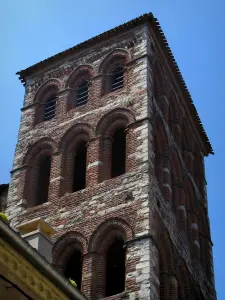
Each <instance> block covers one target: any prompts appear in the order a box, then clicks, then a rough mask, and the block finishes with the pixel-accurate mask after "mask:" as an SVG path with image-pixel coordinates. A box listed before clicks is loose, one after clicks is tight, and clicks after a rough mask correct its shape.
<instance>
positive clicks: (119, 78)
mask: <svg viewBox="0 0 225 300" xmlns="http://www.w3.org/2000/svg"><path fill="white" fill-rule="evenodd" d="M111 80H112V82H111V83H112V86H111V91H112V92H113V91H115V90H118V89H121V88H122V87H123V84H124V67H123V66H117V67H115V68H114V69H113V71H112V77H111Z"/></svg>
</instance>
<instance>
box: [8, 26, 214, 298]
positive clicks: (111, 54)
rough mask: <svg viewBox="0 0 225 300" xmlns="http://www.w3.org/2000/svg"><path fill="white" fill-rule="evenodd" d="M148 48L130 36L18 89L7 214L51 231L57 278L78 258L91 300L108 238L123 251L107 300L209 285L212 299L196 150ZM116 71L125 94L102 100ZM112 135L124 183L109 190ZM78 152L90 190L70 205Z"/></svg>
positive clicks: (99, 289) (96, 294)
mask: <svg viewBox="0 0 225 300" xmlns="http://www.w3.org/2000/svg"><path fill="white" fill-rule="evenodd" d="M131 41H132V42H133V43H131ZM153 43H154V44H156V43H157V41H155V40H154V39H153V37H151V36H149V30H148V27H147V26H146V27H143V28H136V29H135V30H132V31H130V32H129V31H128V32H127V34H125V35H123V36H118V38H117V39H114V40H109V41H108V42H106V43H105V44H104V45H100V46H101V47H100V46H99V45H97V46H96V47H94V46H93V47H92V48H90V49H87V52H86V53H85V52H84V53H77V54H76V55H74V57H71V58H70V60H68V61H66V62H62V63H61V62H59V64H58V65H57V66H51V65H50V66H49V68H48V70H43V71H42V72H41V73H39V74H34V75H33V76H31V77H30V78H29V80H28V82H27V85H26V93H25V100H24V107H23V109H22V119H21V125H20V131H19V138H18V143H17V147H16V151H15V158H14V166H13V171H12V180H11V183H10V190H9V196H8V207H7V213H8V215H9V217H10V219H11V224H12V226H14V227H16V225H17V224H18V223H20V222H22V221H26V220H30V219H33V218H36V217H42V218H43V219H45V220H46V221H47V222H48V223H49V224H50V225H51V226H53V227H54V229H55V230H56V232H57V233H56V235H55V236H54V242H55V245H54V247H53V265H54V266H55V267H56V268H58V270H59V271H60V272H63V270H64V268H65V264H66V263H67V261H68V257H69V254H70V253H71V249H79V250H80V251H81V252H82V255H83V272H82V288H81V289H82V291H83V292H84V293H85V294H86V295H87V296H88V297H89V298H91V299H100V298H103V297H104V284H105V281H104V278H105V277H104V272H105V264H104V257H105V252H106V249H107V245H108V244H109V240H112V239H114V238H115V237H116V236H120V237H122V238H123V240H124V243H125V247H126V284H125V287H126V288H125V293H122V294H121V295H116V296H113V297H110V299H123V298H126V299H140V300H142V299H143V300H144V299H152V300H153V299H155V300H156V299H159V297H161V298H160V299H165V300H167V299H168V300H169V299H171V300H172V299H173V300H174V299H177V297H180V298H179V299H194V298H193V297H194V295H195V289H197V286H199V289H200V291H201V293H203V294H204V296H205V295H207V294H206V292H205V290H204V289H205V288H204V286H206V285H207V287H208V288H209V289H210V288H211V293H212V295H214V294H213V293H214V290H213V288H214V287H213V283H212V280H213V276H212V272H211V275H210V277H208V278H207V277H206V275H205V274H206V273H205V271H207V272H209V269H210V268H211V267H210V268H208V269H207V270H204V269H206V267H205V266H206V262H207V264H208V263H209V262H211V256H210V254H209V253H210V251H211V246H210V243H209V242H210V234H209V228H207V226H206V225H205V224H207V207H206V203H207V202H206V194H205V191H204V182H203V175H204V174H203V173H204V172H203V161H202V155H201V147H200V146H199V145H200V144H199V141H198V140H197V136H196V134H195V132H196V129H195V128H194V127H193V125H192V122H191V121H190V116H189V115H188V112H187V110H185V105H184V104H183V102H182V101H183V100H182V97H181V96H180V95H178V93H176V92H175V90H176V88H175V84H174V82H173V80H172V78H170V76H169V70H168V69H167V68H166V63H165V62H164V61H163V59H162V58H161V66H160V67H157V66H156V57H157V56H160V50H159V49H158V50H157V51H156V52H157V53H155V52H154V51H153V48H154V49H157V47H156V45H154V47H152V44H153ZM131 44H132V47H130V45H131ZM116 61H118V62H119V61H122V62H123V63H125V73H124V87H123V88H122V89H120V90H117V91H115V92H111V93H109V91H108V88H107V80H108V79H109V78H108V75H107V74H108V73H107V72H108V71H109V70H110V68H111V67H112V65H113V64H114V63H115V62H116ZM85 76H87V77H88V79H89V80H90V83H89V100H88V102H87V104H85V105H83V106H80V107H74V106H73V105H71V100H72V99H73V97H74V87H75V86H76V84H77V82H78V81H77V80H78V78H79V80H80V79H81V78H86V77H85ZM164 77H165V78H164ZM52 88H54V89H55V90H58V95H57V104H56V116H55V117H54V118H53V119H51V120H49V121H45V122H42V116H41V114H42V113H43V103H44V102H43V99H45V96H43V95H44V94H45V91H49V90H50V89H52ZM171 90H172V91H173V93H172V92H171ZM43 93H44V94H43ZM120 127H123V128H124V127H125V128H126V173H125V174H123V175H121V176H119V177H116V178H110V172H109V170H110V162H111V159H110V158H111V137H112V134H113V132H114V131H115V130H116V129H118V128H120ZM189 131H190V132H192V133H190V136H191V138H189V136H188V132H189ZM80 140H85V141H86V142H87V164H86V172H87V173H86V188H85V189H84V190H81V191H78V192H75V193H71V174H72V168H71V166H72V164H73V153H74V151H75V150H76V145H77V143H78V142H79V141H80ZM190 140H191V141H190ZM46 154H48V155H49V154H50V155H51V157H52V161H51V174H50V186H49V201H48V202H47V203H44V204H42V205H39V206H34V196H35V191H36V182H37V170H38V161H39V159H40V157H42V156H43V155H46ZM199 174H201V176H199ZM199 178H201V180H197V181H196V179H199ZM188 182H189V184H188ZM196 182H198V183H196ZM190 186H191V187H190ZM192 189H193V190H194V195H195V196H193V193H192V192H191V190H192ZM193 197H194V198H195V199H193V201H192V198H193ZM190 199H191V200H190ZM190 203H198V206H197V205H196V207H195V205H194V204H193V205H192V204H191V205H190ZM200 207H201V209H200ZM200 211H201V214H200V213H199V212H200ZM200 216H201V217H200ZM199 219H201V221H200V223H201V224H202V225H201V226H200V230H199ZM203 236H204V239H203ZM202 245H203V246H202ZM201 249H202V250H201ZM203 249H204V250H203ZM196 254H197V255H196ZM196 258H197V260H196ZM200 264H202V267H201V265H200ZM211 265H212V264H211ZM196 266H197V267H199V268H198V269H197V271H196ZM168 273H169V275H168ZM187 278H188V279H187ZM208 279H209V280H208ZM178 290H179V291H180V293H186V294H180V295H178ZM160 295H161V296H160ZM182 297H183V298H182ZM185 297H186V298H185ZM191 297H192V298H191ZM213 297H214V296H213ZM205 299H215V297H214V298H207V296H205Z"/></svg>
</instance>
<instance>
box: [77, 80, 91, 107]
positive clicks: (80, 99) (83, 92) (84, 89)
mask: <svg viewBox="0 0 225 300" xmlns="http://www.w3.org/2000/svg"><path fill="white" fill-rule="evenodd" d="M87 101H88V81H87V80H85V81H83V82H82V83H81V84H80V85H79V86H78V88H77V97H76V106H81V105H84V104H86V103H87Z"/></svg>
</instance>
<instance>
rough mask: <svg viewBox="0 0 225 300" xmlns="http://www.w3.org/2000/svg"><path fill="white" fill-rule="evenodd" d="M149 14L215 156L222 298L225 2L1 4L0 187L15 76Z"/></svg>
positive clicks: (9, 150)
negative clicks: (163, 37) (161, 33)
mask: <svg viewBox="0 0 225 300" xmlns="http://www.w3.org/2000/svg"><path fill="white" fill-rule="evenodd" d="M150 11H152V12H153V13H154V15H155V16H156V17H157V18H158V19H159V21H160V24H161V26H162V29H163V30H164V33H165V35H166V37H167V39H168V42H169V45H170V47H171V49H172V51H173V54H174V56H175V58H176V60H177V63H178V65H179V67H180V70H181V72H182V74H183V77H184V79H185V81H186V84H187V86H188V88H189V91H190V93H191V95H192V98H193V100H194V103H195V105H196V108H197V110H198V112H199V115H200V117H201V120H202V122H203V125H204V128H205V130H206V132H207V134H208V136H209V139H210V141H211V143H212V146H213V149H214V151H215V156H210V157H208V158H207V159H206V177H207V182H208V201H209V215H210V219H211V231H212V240H213V242H214V248H213V250H214V264H215V275H216V288H217V293H218V299H219V300H223V299H225V289H224V285H225V279H224V278H225V275H224V268H225V256H224V253H223V251H224V248H225V217H224V216H225V213H224V211H225V202H224V200H225V196H224V189H223V188H224V187H223V184H224V179H225V171H224V170H225V159H224V152H225V151H224V147H225V138H224V130H225V121H224V119H225V104H224V101H225V89H224V86H225V73H224V69H225V18H224V13H225V2H224V1H223V0H214V1H210V0H205V1H203V0H198V1H196V0H189V1H180V0H171V1H168V0H157V1H156V0H155V1H150V0H148V1H145V0H138V1H136V0H113V1H104V0H95V1H91V0H86V1H80V0H64V1H60V0H32V1H30V0H29V1H28V0H21V1H17V0H14V1H13V0H8V1H1V4H0V41H1V47H0V60H1V65H0V69H1V72H0V85H1V109H0V136H1V148H0V170H1V172H0V183H5V182H8V181H9V180H10V173H9V172H10V170H11V168H12V162H13V155H14V149H15V145H16V140H17V134H18V128H19V122H20V108H21V107H22V103H23V96H24V88H23V86H22V85H21V83H20V82H19V80H18V79H17V77H16V75H15V73H16V72H17V71H18V70H21V69H24V68H27V67H29V66H30V65H32V64H35V63H37V62H38V61H40V60H43V59H45V58H47V57H49V56H52V55H54V54H56V53H57V52H60V51H63V50H65V49H67V48H69V47H71V46H74V45H75V44H77V43H79V42H82V41H84V40H86V39H88V38H90V37H92V36H95V35H97V34H99V33H101V32H104V31H105V30H108V29H110V28H113V27H115V26H117V25H119V24H121V23H124V22H126V21H129V20H130V19H132V18H135V17H137V16H139V15H141V14H143V13H147V12H150Z"/></svg>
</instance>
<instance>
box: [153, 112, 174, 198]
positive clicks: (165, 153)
mask: <svg viewBox="0 0 225 300" xmlns="http://www.w3.org/2000/svg"><path fill="white" fill-rule="evenodd" d="M154 154H155V175H156V178H157V180H158V182H159V185H160V188H161V190H162V192H163V195H164V198H165V199H166V200H168V201H170V200H171V192H170V185H171V179H170V161H169V141H168V137H167V134H166V130H165V127H164V124H163V121H162V119H161V117H160V116H157V117H156V119H155V121H154Z"/></svg>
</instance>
